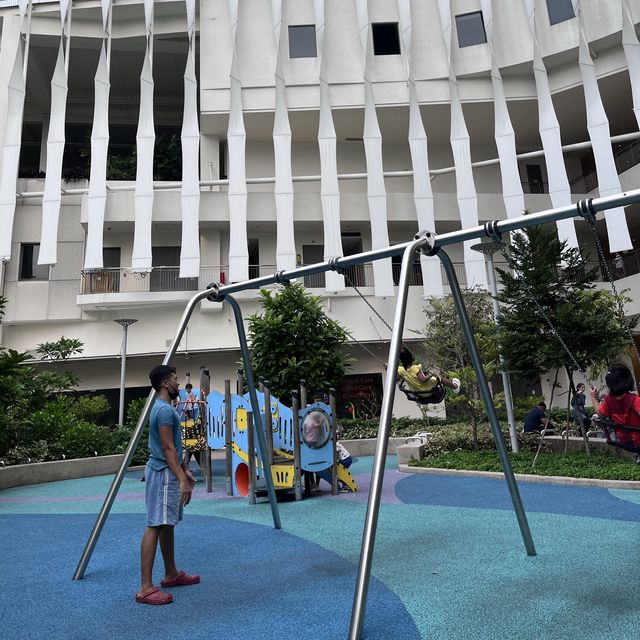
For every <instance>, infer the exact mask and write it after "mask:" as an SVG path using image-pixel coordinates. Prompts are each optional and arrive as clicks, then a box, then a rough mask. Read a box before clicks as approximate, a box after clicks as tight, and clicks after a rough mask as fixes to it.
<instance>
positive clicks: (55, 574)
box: [0, 457, 640, 640]
mask: <svg viewBox="0 0 640 640" xmlns="http://www.w3.org/2000/svg"><path fill="white" fill-rule="evenodd" d="M371 467H372V459H371V458H360V459H359V460H357V461H356V462H355V463H354V465H353V466H352V468H351V470H352V472H353V475H354V477H355V479H356V482H357V483H358V486H359V488H360V491H359V492H358V493H356V494H340V495H338V496H331V495H330V490H329V486H328V485H327V484H325V483H323V485H322V492H321V493H318V494H314V495H312V496H311V497H310V498H308V499H305V500H303V501H302V502H295V501H293V500H291V499H287V500H283V501H281V502H280V503H279V511H280V516H281V520H282V526H283V528H282V530H275V529H274V528H273V522H272V515H271V509H270V507H269V504H268V503H264V504H258V505H255V506H250V505H249V504H248V502H247V500H246V499H245V498H232V497H231V498H230V497H227V496H226V494H225V491H224V479H223V478H221V477H220V475H217V474H216V475H215V477H214V491H213V492H212V493H206V492H205V490H204V484H203V483H199V484H198V485H197V486H196V489H195V491H194V499H193V501H192V503H191V504H190V505H189V506H188V507H187V508H186V510H185V519H184V521H183V522H182V523H180V525H179V526H178V527H177V528H176V534H175V537H176V557H177V561H178V566H179V567H180V568H183V569H185V570H187V571H189V572H197V573H199V574H200V575H201V577H202V582H201V584H199V585H196V586H193V587H182V588H178V589H174V590H173V594H174V597H175V600H174V603H173V604H171V605H168V606H164V607H150V606H144V605H138V604H136V603H135V602H134V594H135V592H136V590H137V588H138V583H139V545H140V538H141V535H142V532H143V530H144V526H145V519H144V484H142V483H141V482H140V477H141V473H140V472H132V473H129V474H127V476H126V478H125V479H124V482H123V484H122V487H121V488H120V491H119V494H118V497H117V499H116V501H115V503H114V506H113V509H112V511H111V514H110V515H109V518H108V519H107V522H106V524H105V527H104V529H103V531H102V534H101V536H100V539H99V540H98V543H97V545H96V548H95V551H94V553H93V556H92V558H91V560H90V562H89V564H88V567H87V570H86V573H85V577H84V579H83V580H81V581H75V582H74V581H73V580H72V575H73V573H74V571H75V568H76V566H77V564H78V561H79V559H80V556H81V554H82V550H83V548H84V545H85V543H86V541H87V538H88V536H89V534H90V532H91V529H92V527H93V524H94V522H95V519H96V516H97V514H98V512H99V510H100V507H101V505H102V502H103V500H104V497H105V495H106V493H107V491H108V488H109V486H110V484H111V481H112V476H108V477H97V478H85V479H79V480H67V481H63V482H56V483H50V484H46V485H34V486H28V487H20V488H14V489H9V490H5V491H1V492H0V532H1V535H0V575H1V576H2V580H0V619H1V620H2V637H3V638H4V639H6V640H13V639H14V638H15V639H18V638H20V639H21V640H22V639H27V638H72V639H83V640H84V639H88V638H133V639H137V638H164V637H167V638H168V637H171V638H172V639H174V638H175V639H176V640H180V639H182V638H184V639H189V640H193V639H196V638H203V639H204V638H207V639H208V640H212V639H218V638H219V639H226V638H229V639H230V640H231V639H236V638H237V639H239V640H244V639H250V638H251V639H265V640H270V639H271V638H273V639H276V638H277V639H278V640H283V639H287V638H346V637H347V633H348V629H349V621H350V618H351V607H352V601H353V592H354V587H355V581H356V572H357V568H358V560H359V554H360V544H361V540H362V531H363V524H364V518H365V512H366V508H367V497H368V486H369V483H370V475H371ZM214 471H218V469H215V468H214ZM519 489H520V493H521V495H522V500H523V503H524V506H525V509H526V513H527V517H528V522H529V525H530V528H531V533H532V535H533V539H534V542H535V545H536V548H537V552H538V555H536V556H535V557H529V556H527V554H526V552H525V549H524V545H523V541H522V537H521V534H520V530H519V527H518V524H517V521H516V517H515V514H514V512H513V509H512V506H511V501H510V498H509V494H508V491H507V486H506V483H505V482H504V481H503V480H496V479H489V478H468V477H464V478H462V477H457V476H439V475H438V476H435V475H434V476H431V475H422V474H421V475H413V474H402V473H400V472H398V470H397V465H396V459H395V457H389V458H388V460H387V472H386V473H385V483H384V488H383V493H382V502H381V507H380V515H379V520H378V535H377V539H376V545H375V555H374V561H373V567H372V579H371V583H370V586H369V597H368V600H367V608H366V616H365V623H364V633H363V638H364V639H366V640H374V639H395V638H399V639H402V640H405V639H406V640H411V639H413V638H416V639H417V638H429V639H432V638H433V639H438V640H467V639H469V640H471V639H473V640H485V639H486V640H489V639H490V640H495V639H517V640H551V639H554V640H555V639H557V640H560V639H563V640H565V639H567V638H569V639H573V638H576V639H580V640H582V639H586V638H588V639H590V640H599V639H601V640H628V639H630V638H637V637H638V636H639V635H640V599H639V598H638V594H639V593H640V589H639V585H638V582H639V580H640V578H639V577H638V576H639V572H638V565H637V564H636V563H637V557H638V548H639V544H640V492H635V491H624V490H607V489H602V488H584V487H572V486H564V485H560V486H559V485H548V484H539V483H532V482H527V483H522V482H521V483H519ZM154 577H155V579H156V581H158V582H159V580H160V578H161V577H162V570H161V560H160V554H159V553H158V557H157V559H156V571H155V575H154Z"/></svg>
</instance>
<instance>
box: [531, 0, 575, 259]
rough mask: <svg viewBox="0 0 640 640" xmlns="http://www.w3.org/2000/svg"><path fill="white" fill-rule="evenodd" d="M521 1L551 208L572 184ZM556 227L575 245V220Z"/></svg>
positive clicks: (563, 201) (567, 197)
mask: <svg viewBox="0 0 640 640" xmlns="http://www.w3.org/2000/svg"><path fill="white" fill-rule="evenodd" d="M524 2H525V8H526V11H527V15H528V17H529V25H530V27H531V32H532V35H533V77H534V80H535V83H536V99H537V102H538V128H539V131H540V139H541V140H542V149H543V151H544V160H545V164H546V165H547V180H548V182H549V196H550V198H551V204H552V206H553V207H554V208H555V207H564V206H568V205H570V204H571V187H570V186H569V179H568V178H567V170H566V167H565V164H564V156H563V153H562V140H561V138H560V125H559V123H558V118H557V117H556V112H555V109H554V106H553V101H552V100H551V89H550V88H549V78H548V76H547V69H546V67H545V66H544V62H543V60H542V55H541V54H540V45H539V43H538V30H537V28H536V16H535V7H534V4H533V0H524ZM556 228H557V230H558V238H559V239H560V240H561V241H563V242H566V243H567V246H568V247H573V248H577V247H578V237H577V235H576V228H575V223H574V221H573V220H572V219H567V220H559V221H558V222H556Z"/></svg>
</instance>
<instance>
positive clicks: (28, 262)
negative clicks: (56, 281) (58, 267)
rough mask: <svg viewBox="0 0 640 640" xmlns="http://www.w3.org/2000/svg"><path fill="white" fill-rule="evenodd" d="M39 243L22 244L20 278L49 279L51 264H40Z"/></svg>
mask: <svg viewBox="0 0 640 640" xmlns="http://www.w3.org/2000/svg"><path fill="white" fill-rule="evenodd" d="M39 254H40V245H39V244H23V245H21V246H20V280H48V279H49V265H48V264H38V256H39Z"/></svg>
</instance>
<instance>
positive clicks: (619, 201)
mask: <svg viewBox="0 0 640 640" xmlns="http://www.w3.org/2000/svg"><path fill="white" fill-rule="evenodd" d="M635 203H640V189H637V190H634V191H629V192H626V193H622V194H617V195H613V196H606V197H602V198H595V199H593V198H588V199H585V200H581V201H580V202H578V203H577V204H572V205H567V206H564V207H559V208H556V209H551V210H548V211H542V212H539V213H533V214H529V215H526V216H521V217H517V218H510V219H506V220H494V221H491V222H487V223H486V224H484V225H480V226H476V227H470V228H467V229H462V230H460V231H454V232H450V233H445V234H441V235H437V234H435V233H433V232H430V231H421V232H419V233H418V234H417V235H416V236H415V237H414V239H413V240H412V241H410V242H406V243H403V244H399V245H394V246H390V247H385V248H382V249H376V250H372V251H366V252H364V253H360V254H355V255H351V256H347V257H343V258H333V259H331V260H328V261H326V262H321V263H317V264H314V265H308V266H303V267H298V268H296V269H292V270H290V271H278V272H277V273H274V274H273V275H269V276H262V277H259V278H254V279H252V280H248V281H246V282H240V283H232V284H226V285H222V284H211V285H210V286H209V287H208V288H207V289H205V290H204V291H200V292H198V293H196V294H195V295H194V296H193V297H192V298H191V299H190V300H189V302H188V303H187V306H186V308H185V310H184V312H183V314H182V317H181V319H180V322H179V324H178V328H177V330H176V335H175V337H174V339H173V341H172V343H171V345H170V347H169V349H168V350H167V353H166V355H165V357H164V360H163V364H169V362H170V361H171V359H172V358H173V356H174V355H175V353H176V350H177V348H178V345H179V343H180V340H181V339H182V336H183V334H184V332H185V330H186V327H187V324H188V322H189V319H190V318H191V315H192V314H193V311H194V310H195V308H196V306H197V305H198V303H199V302H200V301H201V300H204V299H207V300H210V301H213V302H226V303H227V304H229V306H230V307H231V309H232V311H233V313H234V316H235V321H236V328H237V331H238V338H239V343H240V351H241V354H242V359H243V363H244V368H245V374H246V381H247V387H248V390H249V397H250V400H251V407H252V411H253V414H254V415H255V416H261V411H260V405H259V402H258V397H257V392H256V385H255V383H254V376H253V370H252V367H251V361H250V357H249V347H248V344H247V338H246V333H245V328H244V323H243V318H242V312H241V310H240V306H239V304H238V302H237V301H236V299H235V298H234V297H233V294H234V293H236V292H239V291H244V290H247V289H260V288H262V287H266V286H268V285H273V284H286V283H287V282H289V281H290V280H292V279H293V278H302V277H305V276H311V275H315V274H318V273H324V272H326V271H336V272H338V273H341V272H343V271H344V269H345V268H347V267H352V266H355V265H359V264H364V263H366V262H372V261H375V260H381V259H383V258H390V257H392V256H399V255H402V266H401V272H400V278H399V281H398V293H397V298H396V306H395V315H394V321H393V324H392V325H391V326H392V327H393V330H392V336H391V342H390V345H389V354H388V359H387V362H389V363H395V362H397V361H398V357H399V354H400V347H401V336H402V331H403V328H404V322H405V316H406V307H407V300H408V291H409V278H410V273H411V271H412V268H413V260H414V256H415V254H416V252H421V253H423V254H425V255H427V256H437V257H438V258H439V259H440V261H441V264H442V267H443V269H444V271H445V274H446V276H447V279H448V282H449V286H450V288H451V295H452V298H453V301H454V304H455V307H456V310H457V312H458V315H459V317H460V321H461V324H462V329H463V332H464V336H465V340H466V342H467V346H468V349H469V353H470V356H471V361H472V364H473V368H474V371H475V375H476V378H477V382H478V386H479V389H480V394H481V396H482V400H483V402H484V405H485V410H486V412H487V417H488V418H489V424H490V426H491V430H492V433H493V437H494V440H495V443H496V448H497V451H498V455H499V457H500V461H501V464H502V468H503V470H504V475H505V480H506V484H507V488H508V490H509V494H510V497H511V502H512V504H513V509H514V513H515V516H516V520H517V522H518V526H519V529H520V534H521V536H522V540H523V543H524V547H525V551H526V553H527V555H529V556H535V555H536V549H535V545H534V542H533V538H532V536H531V531H530V529H529V524H528V521H527V516H526V513H525V511H524V506H523V504H522V499H521V497H520V492H519V490H518V485H517V483H516V479H515V476H514V473H513V469H512V466H511V461H510V459H509V454H508V451H507V447H506V445H505V442H504V438H503V436H502V433H501V430H500V424H499V422H498V417H497V414H496V409H495V406H494V404H493V398H492V396H491V391H490V388H489V383H488V381H487V378H486V376H485V373H484V370H483V367H482V360H481V358H480V355H479V351H478V347H477V344H476V342H475V338H474V335H473V331H472V328H471V323H470V320H469V317H468V314H467V310H466V307H465V304H464V301H463V298H462V292H461V290H460V285H459V283H458V279H457V277H456V273H455V270H454V268H453V263H452V262H451V259H450V258H449V256H448V254H447V253H446V251H444V249H443V248H444V247H446V246H447V245H451V244H456V243H460V242H464V241H468V240H473V239H477V238H482V237H489V238H491V239H493V240H499V239H500V238H501V236H502V234H503V233H507V232H511V231H516V230H518V229H523V228H527V227H531V226H535V225H539V224H544V223H547V222H555V221H558V220H563V219H567V218H573V217H574V216H580V217H582V218H584V219H586V220H589V221H593V220H595V216H596V213H598V212H601V211H606V210H608V209H614V208H618V207H624V206H627V205H630V204H635ZM395 388H396V371H395V370H393V369H392V368H391V367H390V368H388V369H387V374H386V378H385V383H384V393H383V401H382V409H381V415H380V426H379V430H378V439H377V444H376V451H375V458H374V463H373V469H372V475H371V487H370V491H369V497H368V505H367V512H366V516H365V523H364V530H363V534H362V545H361V551H360V561H359V566H358V573H357V579H356V587H355V593H354V600H353V608H352V613H351V622H350V627H349V632H348V639H349V640H361V637H362V629H363V624H364V615H365V609H366V601H367V593H368V589H369V582H370V577H371V565H372V562H373V550H374V546H375V537H376V530H377V523H378V513H379V509H380V500H381V496H382V483H383V480H384V471H385V459H386V455H387V449H388V443H389V433H390V427H391V415H392V409H393V401H394V397H395ZM155 394H156V392H155V391H151V392H150V394H149V397H148V399H147V402H146V404H145V406H144V408H143V410H142V413H141V415H140V417H139V419H138V424H137V426H136V429H135V431H134V433H133V435H132V438H131V441H130V443H129V446H128V447H127V450H126V452H125V454H124V457H123V460H122V463H121V465H120V468H119V470H118V472H117V474H116V476H115V477H114V479H113V482H112V484H111V487H110V488H109V491H108V493H107V496H106V497H105V500H104V503H103V505H102V508H101V510H100V513H99V514H98V517H97V519H96V522H95V524H94V526H93V529H92V531H91V534H90V535H89V538H88V540H87V543H86V545H85V548H84V550H83V553H82V556H81V558H80V560H79V562H78V565H77V567H76V570H75V573H74V575H73V579H74V580H81V579H82V578H83V576H84V572H85V570H86V567H87V564H88V562H89V560H90V558H91V555H92V553H93V550H94V548H95V545H96V543H97V541H98V539H99V536H100V533H101V531H102V528H103V526H104V524H105V522H106V519H107V517H108V514H109V512H110V510H111V507H112V505H113V502H114V500H115V497H116V494H117V492H118V489H119V488H120V485H121V484H122V480H123V479H124V476H125V473H126V471H127V468H128V466H129V464H130V462H131V459H132V457H133V454H134V452H135V450H136V447H137V446H138V442H139V441H140V438H141V436H142V432H143V429H144V424H145V422H146V421H147V419H148V417H149V413H150V411H151V405H152V403H153V400H154V399H155ZM261 421H262V417H261V418H260V419H259V420H256V421H255V423H254V425H253V427H254V431H255V438H256V442H257V445H258V451H259V454H260V458H261V460H262V463H263V465H264V468H267V467H268V465H269V458H268V451H267V446H266V439H265V428H264V426H265V425H264V424H259V422H261ZM265 481H266V485H267V494H268V499H269V503H270V506H271V514H272V518H273V525H274V528H275V529H281V528H282V525H281V522H280V514H279V510H278V504H277V501H276V495H275V491H274V486H273V481H272V478H271V474H270V473H267V474H265Z"/></svg>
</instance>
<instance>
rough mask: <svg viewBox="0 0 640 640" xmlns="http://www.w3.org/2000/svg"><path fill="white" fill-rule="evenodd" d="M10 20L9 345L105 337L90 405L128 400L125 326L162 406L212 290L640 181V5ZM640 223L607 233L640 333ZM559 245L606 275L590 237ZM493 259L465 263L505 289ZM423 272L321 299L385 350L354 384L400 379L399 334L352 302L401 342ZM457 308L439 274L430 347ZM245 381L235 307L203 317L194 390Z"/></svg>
mask: <svg viewBox="0 0 640 640" xmlns="http://www.w3.org/2000/svg"><path fill="white" fill-rule="evenodd" d="M0 16H2V39H1V41H0V143H1V155H0V162H1V167H2V171H1V173H0V228H1V229H2V234H1V236H0V258H2V260H3V262H2V270H1V272H0V278H1V280H0V292H1V293H2V295H4V296H5V297H6V298H7V299H8V305H7V308H6V314H5V317H4V318H3V323H2V325H1V331H2V334H1V336H2V344H3V345H4V346H7V347H11V348H14V349H18V350H33V349H34V348H35V347H36V345H37V344H39V343H41V342H44V341H47V340H55V339H57V338H58V337H59V336H61V335H65V336H67V337H71V336H72V337H77V338H79V339H81V340H82V341H83V343H84V345H85V346H84V353H83V355H82V357H81V358H80V359H78V360H77V362H76V363H75V365H74V368H75V369H76V370H77V371H78V373H79V374H80V376H81V380H82V382H81V389H85V390H89V389H96V390H99V389H109V388H116V387H118V384H119V373H120V370H119V363H118V360H117V358H118V356H119V354H120V353H121V348H122V329H121V327H120V326H118V325H117V324H116V323H114V320H117V319H122V318H134V319H136V320H137V321H138V322H137V323H136V324H134V325H132V326H131V327H130V328H129V334H128V335H129V340H128V346H127V354H128V358H129V360H128V363H129V366H128V375H127V386H132V387H136V386H140V387H142V386H146V385H147V384H148V379H147V372H148V370H149V369H150V368H151V367H152V366H154V365H155V364H157V363H159V361H160V360H161V359H162V357H163V355H164V353H165V352H166V349H167V346H168V344H169V343H170V342H171V339H172V337H173V335H174V334H175V329H176V326H177V323H178V320H179V318H180V316H181V313H182V311H183V309H184V305H185V303H186V301H187V300H188V299H189V298H190V297H191V296H192V295H193V293H194V292H195V291H197V290H200V289H202V288H204V287H205V286H206V285H207V284H209V283H211V282H238V281H243V280H246V279H248V278H251V277H255V276H257V275H265V274H270V273H273V272H274V271H276V270H280V269H290V268H293V267H295V266H296V265H300V264H311V263H314V262H318V261H322V260H327V259H330V258H334V257H338V256H342V255H349V254H352V253H358V252H361V251H366V250H369V249H378V248H381V247H385V246H387V245H389V244H396V243H400V242H406V241H408V240H410V239H411V238H412V237H413V235H414V233H415V232H416V231H418V230H419V229H429V230H435V231H436V232H437V233H443V232H450V231H454V230H457V229H461V228H466V227H470V226H475V225H477V224H480V223H484V222H486V221H489V220H494V219H500V218H505V217H515V216H519V215H522V213H523V211H524V210H529V211H541V210H543V209H547V208H550V207H552V206H562V205H567V204H570V203H571V202H575V201H576V200H578V199H580V198H583V197H585V196H587V195H589V196H594V195H598V194H599V195H608V194H611V193H616V192H619V191H620V190H621V189H628V188H637V187H638V186H640V179H639V178H640V164H639V163H640V129H639V122H640V42H639V40H638V31H637V26H638V25H639V24H640V0H200V2H196V0H179V1H174V0H156V1H155V2H154V1H153V0H117V1H110V0H77V1H76V2H75V3H71V2H69V0H60V1H59V2H57V1H56V2H46V1H45V2H39V1H38V2H27V0H20V1H19V2H18V3H17V2H15V1H7V0H5V1H4V2H0ZM639 213H640V207H629V208H627V210H626V211H625V210H622V209H620V210H614V211H611V212H608V213H607V215H606V216H605V217H604V219H603V220H601V221H599V222H598V225H597V229H598V234H599V236H600V239H601V242H602V244H603V246H604V247H605V250H606V251H607V254H606V256H605V257H606V258H607V259H612V258H613V256H614V255H615V254H616V253H620V254H621V255H622V256H623V260H624V270H623V271H622V272H621V271H618V272H617V276H618V277H620V278H624V279H623V280H622V282H621V283H620V284H619V285H618V288H630V289H631V297H632V298H633V300H634V302H632V304H631V306H630V308H629V309H628V311H629V312H630V313H635V312H638V311H640V304H637V303H636V302H635V301H636V300H637V301H640V296H638V295H636V293H640V292H636V289H640V275H637V274H638V272H640V259H639V257H638V254H637V253H636V247H638V246H640V245H639V244H638V242H637V238H638V237H639V236H640V219H639V218H638V214H639ZM556 232H557V233H558V234H559V236H560V237H561V238H562V239H563V240H566V241H567V242H568V243H569V244H570V245H571V246H580V247H583V248H584V249H585V250H586V251H589V252H590V253H591V254H592V256H593V257H594V259H597V256H596V252H595V243H594V239H593V236H592V231H591V229H590V228H589V226H588V225H587V224H586V223H585V222H584V221H582V220H578V219H576V220H569V221H563V222H561V223H558V225H557V227H556ZM471 244H473V243H465V244H464V245H460V246H454V247H451V248H450V251H449V253H450V255H451V258H452V260H453V261H454V263H455V265H456V270H457V273H458V275H459V278H460V280H461V282H462V283H463V284H465V285H467V286H472V285H479V286H486V283H487V275H486V270H485V263H484V257H483V256H482V254H480V253H478V252H475V251H473V250H472V249H471V247H470V245H471ZM497 260H498V261H499V258H497ZM398 274H399V263H397V262H396V261H395V260H393V261H392V260H391V259H389V260H383V261H379V262H377V263H375V264H374V265H367V266H365V267H358V268H354V269H352V270H351V271H350V273H349V274H348V275H349V279H348V280H346V281H345V279H344V278H343V277H342V276H340V275H338V274H336V273H327V274H326V276H325V275H323V276H315V277H312V278H307V279H306V280H307V281H306V282H305V285H306V286H307V287H309V288H310V289H312V290H313V292H314V293H316V294H318V295H321V296H322V297H323V298H324V299H325V301H326V310H327V312H328V313H329V315H330V316H331V317H333V318H335V319H336V320H338V321H340V322H341V323H342V324H343V325H345V326H346V328H347V329H348V330H349V332H350V333H351V334H352V335H353V337H354V338H355V339H356V340H357V341H358V342H361V343H364V344H365V345H366V346H367V347H368V349H369V351H370V352H372V353H373V354H374V355H375V354H376V353H377V354H378V355H379V359H374V357H373V356H372V355H370V353H369V352H367V351H364V350H362V349H361V347H360V346H359V345H358V344H357V343H354V344H353V345H351V346H350V347H349V349H350V354H351V355H352V357H354V358H355V359H356V362H355V364H354V367H353V371H354V372H355V373H377V374H380V373H382V372H383V368H382V364H381V363H382V362H384V359H385V358H386V348H387V343H388V340H389V337H390V332H389V329H388V328H387V327H386V326H385V324H384V323H383V322H381V321H380V319H379V318H378V317H377V315H376V314H374V313H373V312H372V311H371V310H370V309H369V308H368V307H367V306H366V305H365V304H364V303H363V302H362V300H361V299H360V298H359V297H358V295H357V293H356V291H355V290H354V287H353V286H352V285H353V284H355V285H357V287H358V289H359V290H360V291H362V293H364V294H365V295H366V296H367V297H368V299H369V301H370V302H371V304H372V305H373V306H374V307H375V308H376V309H377V310H378V311H379V313H380V315H381V316H382V317H384V318H387V321H388V322H390V321H391V319H392V317H393V308H394V303H395V284H396V283H397V279H398ZM448 291H449V287H448V284H447V282H446V280H445V278H444V277H443V275H442V273H441V268H440V264H439V261H437V260H434V259H426V258H423V259H422V262H421V263H419V264H416V267H415V270H414V274H413V278H412V286H411V291H410V305H409V308H408V316H407V323H406V332H405V337H406V338H407V339H415V338H416V334H415V333H414V332H412V330H419V329H421V328H422V327H423V326H424V322H425V320H424V314H423V312H422V309H423V306H424V304H425V298H428V297H429V296H441V295H443V294H446V293H447V292H448ZM238 298H239V300H240V302H241V305H242V308H243V312H244V314H245V315H249V314H251V313H253V312H255V311H256V310H257V309H258V303H257V296H256V294H255V292H251V291H247V292H245V293H243V294H241V295H239V296H238ZM636 307H637V308H636ZM238 360H239V349H238V341H237V334H236V331H235V324H234V321H233V317H232V315H231V313H230V310H229V309H228V307H227V306H226V305H222V304H217V303H210V302H203V303H202V304H201V306H200V307H199V309H198V311H197V312H196V313H195V314H194V316H193V318H192V321H191V323H190V325H189V328H188V330H187V332H186V334H185V336H184V338H183V340H182V343H181V345H180V348H179V352H178V355H177V357H176V359H175V364H176V365H177V367H178V369H179V373H180V375H181V376H182V377H183V379H184V374H185V373H186V371H191V373H192V375H195V374H196V373H197V371H198V369H199V367H200V366H206V367H207V368H209V370H210V371H211V374H212V384H213V386H214V387H216V388H218V389H222V388H223V387H222V385H223V380H224V379H225V378H234V376H235V370H236V368H237V363H238ZM411 411H414V408H412V407H411V406H410V405H409V404H408V403H405V402H404V400H403V399H399V400H398V401H397V406H396V413H408V412H411Z"/></svg>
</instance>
